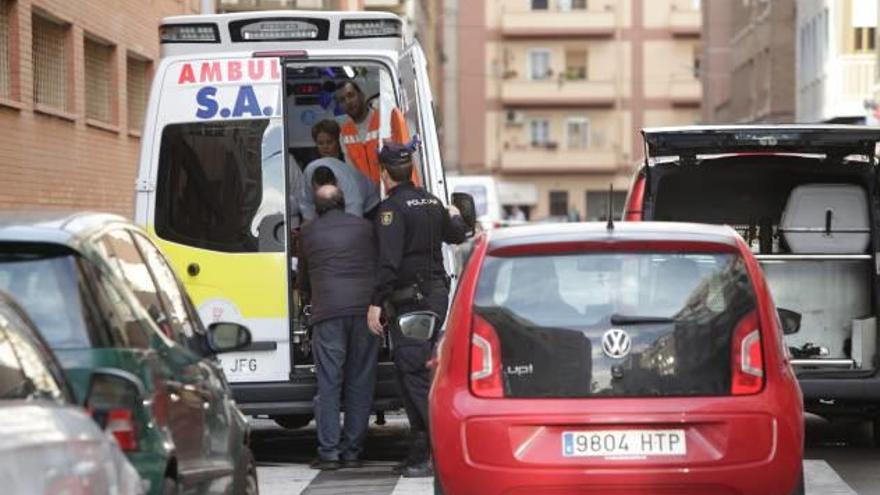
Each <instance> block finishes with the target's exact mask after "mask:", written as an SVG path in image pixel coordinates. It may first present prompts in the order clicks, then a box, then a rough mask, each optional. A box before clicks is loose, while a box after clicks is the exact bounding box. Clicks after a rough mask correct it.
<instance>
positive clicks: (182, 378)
mask: <svg viewBox="0 0 880 495" xmlns="http://www.w3.org/2000/svg"><path fill="white" fill-rule="evenodd" d="M0 290H4V291H6V292H8V293H10V294H11V295H12V296H13V297H14V298H15V299H16V300H17V301H18V302H19V303H20V304H21V306H22V307H23V308H24V309H25V311H26V312H27V313H28V314H29V315H30V317H31V319H32V320H33V321H34V322H35V323H36V326H37V327H38V330H39V331H40V333H41V334H42V336H43V337H44V339H45V340H46V341H47V342H48V344H49V346H50V347H51V348H52V350H53V351H54V352H55V354H56V355H57V357H58V360H59V361H60V362H61V366H62V368H63V369H64V372H65V374H66V375H67V378H68V380H69V382H70V383H71V385H72V387H73V390H74V394H75V396H76V399H77V401H78V402H79V403H81V404H83V405H85V406H86V407H87V408H88V409H89V410H90V411H91V412H92V414H93V416H94V417H95V419H96V420H97V421H98V423H99V424H101V425H102V426H104V428H105V429H106V430H107V431H108V432H109V433H112V434H113V436H114V437H115V438H116V440H117V442H118V443H119V445H120V447H121V448H122V450H123V451H124V452H125V453H126V455H127V456H128V458H129V460H130V461H131V463H132V464H133V465H134V467H135V468H136V469H137V471H138V473H139V474H140V476H141V478H143V479H144V480H146V481H147V482H148V484H149V493H151V494H155V495H159V494H161V495H166V494H189V493H199V494H203V493H205V494H215V493H216V494H256V493H257V492H258V485H257V471H256V464H255V462H254V458H253V455H252V453H251V451H250V449H249V447H248V437H249V429H248V423H247V419H246V417H245V416H244V415H243V414H242V413H241V412H240V411H239V410H238V408H237V407H236V406H235V403H234V401H233V399H232V393H231V392H230V389H229V385H228V383H227V382H226V379H225V377H224V376H223V372H222V370H221V369H220V367H219V366H218V364H219V360H218V359H217V358H216V354H217V353H219V352H226V351H232V350H240V349H243V348H246V347H248V346H249V345H250V332H249V331H248V330H247V329H246V328H244V327H243V326H241V325H238V324H235V323H215V324H213V325H211V327H210V328H209V329H207V330H206V329H205V328H204V327H203V325H202V322H201V320H200V318H199V315H198V313H197V312H196V311H195V309H194V307H193V305H192V303H191V301H190V300H189V297H188V296H187V294H186V292H185V290H184V289H183V286H182V284H181V283H180V281H179V280H178V278H177V277H176V275H175V274H174V272H173V271H172V269H171V268H170V265H169V264H168V263H167V261H166V260H165V258H164V256H163V255H162V254H161V253H160V252H159V250H158V249H157V248H156V246H155V245H154V244H153V243H152V242H151V241H150V239H149V238H148V237H147V236H146V234H144V232H143V231H141V230H140V229H139V228H137V227H135V226H134V225H132V224H130V223H128V222H127V221H125V220H124V219H123V218H121V217H118V216H115V215H103V214H45V213H33V214H28V213H22V212H14V213H13V212H10V213H4V214H2V215H0ZM93 375H94V376H93ZM96 378H97V379H96ZM90 387H91V388H90ZM87 397H88V400H87V399H86V398H87Z"/></svg>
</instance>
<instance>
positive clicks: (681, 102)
mask: <svg viewBox="0 0 880 495" xmlns="http://www.w3.org/2000/svg"><path fill="white" fill-rule="evenodd" d="M702 97H703V86H702V84H701V83H700V81H699V80H698V79H694V78H691V77H689V78H685V79H672V80H671V81H669V98H670V99H671V100H672V104H673V105H674V106H679V107H692V106H699V105H700V100H701V99H702Z"/></svg>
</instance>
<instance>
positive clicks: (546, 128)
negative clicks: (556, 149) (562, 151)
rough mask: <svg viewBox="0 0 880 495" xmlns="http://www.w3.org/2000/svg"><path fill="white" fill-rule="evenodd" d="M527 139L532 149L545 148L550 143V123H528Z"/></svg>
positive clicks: (537, 121)
mask: <svg viewBox="0 0 880 495" xmlns="http://www.w3.org/2000/svg"><path fill="white" fill-rule="evenodd" d="M529 138H530V140H529V142H530V143H532V146H533V147H536V148H544V147H547V146H548V145H549V143H550V121H548V120H544V119H540V120H532V121H530V122H529Z"/></svg>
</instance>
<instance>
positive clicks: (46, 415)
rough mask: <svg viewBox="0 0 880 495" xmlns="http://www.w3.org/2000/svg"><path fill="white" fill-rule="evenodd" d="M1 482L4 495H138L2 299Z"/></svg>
mask: <svg viewBox="0 0 880 495" xmlns="http://www.w3.org/2000/svg"><path fill="white" fill-rule="evenodd" d="M0 256H2V255H0ZM0 483H2V487H3V489H2V492H3V493H4V494H6V495H42V494H46V495H62V494H78V493H88V494H91V495H129V494H130V495H138V494H140V493H143V486H142V484H141V479H140V477H139V476H138V474H137V471H135V469H134V467H132V465H131V464H130V463H129V462H128V459H126V458H125V455H123V453H122V452H121V451H120V450H119V447H118V446H117V445H116V442H114V441H113V439H112V438H110V437H109V436H108V435H106V434H105V433H104V432H103V431H101V429H100V428H99V427H98V425H97V424H95V421H94V420H93V419H92V418H91V417H90V416H89V415H88V414H86V412H85V411H84V410H83V409H82V407H79V406H77V405H76V402H75V401H74V397H73V395H72V393H71V391H70V388H69V386H68V384H67V382H66V380H65V378H64V374H63V372H62V371H61V367H60V366H58V364H57V363H56V362H55V358H54V356H52V353H51V351H50V350H49V348H48V347H47V346H46V344H45V342H43V340H42V338H41V337H40V336H39V334H38V333H37V331H36V330H35V329H34V327H33V325H32V323H31V322H30V320H29V319H28V317H27V316H26V315H25V313H24V312H23V311H22V310H21V308H19V307H18V305H17V304H15V303H14V302H13V301H12V299H10V298H9V297H8V296H7V295H6V294H4V293H2V292H0Z"/></svg>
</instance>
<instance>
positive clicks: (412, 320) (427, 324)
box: [397, 311, 440, 340]
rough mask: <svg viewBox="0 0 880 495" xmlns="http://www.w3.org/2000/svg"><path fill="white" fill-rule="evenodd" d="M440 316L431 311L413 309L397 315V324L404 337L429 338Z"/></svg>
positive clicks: (432, 334)
mask: <svg viewBox="0 0 880 495" xmlns="http://www.w3.org/2000/svg"><path fill="white" fill-rule="evenodd" d="M439 322H440V317H439V316H437V313H434V312H433V311H413V312H412V313H404V314H402V315H400V316H398V317H397V326H398V328H400V333H402V334H403V335H404V337H409V338H411V339H416V340H431V337H433V336H434V331H435V330H436V329H437V324H438V323H439Z"/></svg>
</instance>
